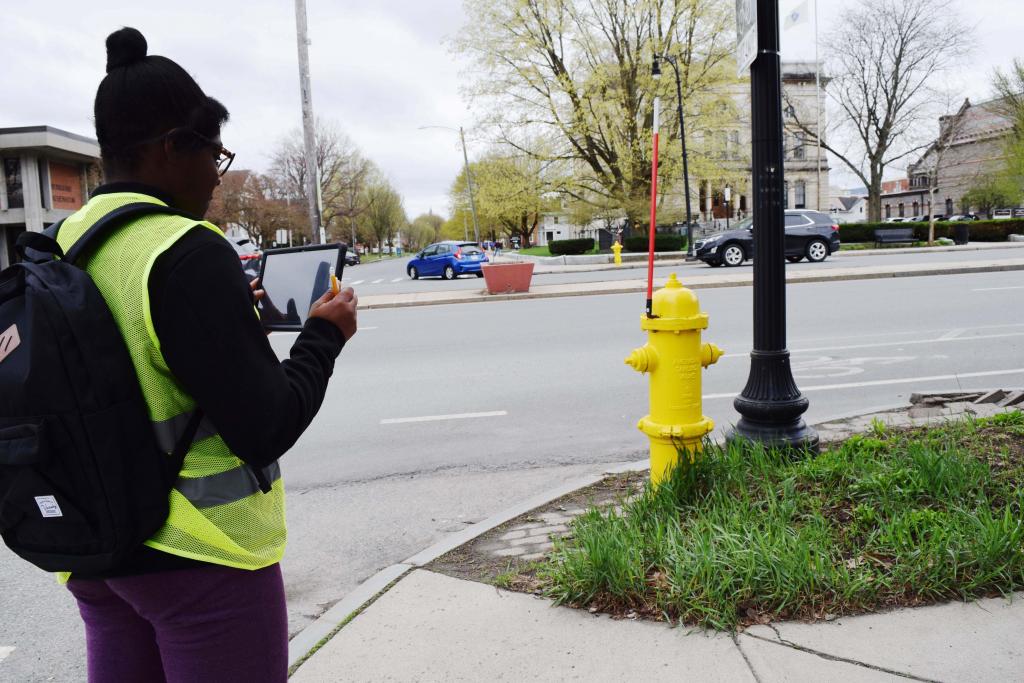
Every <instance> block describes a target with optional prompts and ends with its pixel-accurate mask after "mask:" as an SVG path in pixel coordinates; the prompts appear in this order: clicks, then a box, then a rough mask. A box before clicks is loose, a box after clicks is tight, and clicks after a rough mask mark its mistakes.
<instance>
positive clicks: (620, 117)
mask: <svg viewBox="0 0 1024 683" xmlns="http://www.w3.org/2000/svg"><path fill="white" fill-rule="evenodd" d="M465 6H466V14H467V29H466V30H464V31H462V32H460V34H459V38H457V39H456V40H455V41H454V46H455V48H456V50H457V51H459V52H460V53H462V54H464V55H467V56H469V57H470V58H472V59H473V61H474V62H475V64H474V66H475V68H474V71H473V73H474V74H475V75H476V80H475V81H474V83H473V85H472V86H471V88H470V91H471V93H472V94H473V95H476V96H479V97H481V98H482V99H483V100H484V101H486V102H489V103H490V104H491V109H490V112H489V117H488V120H487V121H488V123H489V124H490V125H491V126H492V127H493V129H494V130H495V133H496V136H497V138H498V140H499V141H500V142H501V143H503V144H504V145H507V146H509V147H511V148H513V149H515V150H518V151H519V152H521V153H523V154H525V155H526V156H528V157H530V158H533V159H536V160H540V161H544V162H561V163H563V164H566V165H567V166H568V167H569V171H570V173H569V174H568V175H569V176H570V177H571V179H572V182H571V183H566V185H565V187H564V190H565V191H566V193H568V194H569V195H570V196H574V197H575V198H576V199H579V200H582V201H587V202H591V201H593V202H605V201H607V200H611V202H612V203H614V204H615V205H616V206H617V207H621V208H622V209H623V210H624V211H625V212H626V214H627V215H628V216H629V217H630V219H632V220H633V222H634V223H637V224H641V223H642V221H641V218H642V217H643V216H644V215H645V213H646V207H647V203H648V196H649V193H650V174H651V172H650V169H651V120H652V117H653V95H654V94H655V92H658V93H660V94H661V95H662V97H663V100H664V101H665V105H666V106H665V111H664V112H663V115H662V122H661V139H662V149H661V152H662V153H663V154H665V165H664V166H663V169H662V170H663V172H664V173H663V175H664V176H665V177H667V178H678V177H679V173H678V171H677V170H676V164H677V163H678V161H677V153H676V152H675V150H676V149H678V147H679V144H678V135H679V128H678V119H677V117H676V116H673V115H672V107H673V104H672V103H673V102H674V101H675V82H674V78H673V77H668V78H662V79H660V81H655V80H653V79H652V76H651V62H652V59H651V58H652V56H653V55H654V54H666V53H668V54H672V55H673V56H675V57H676V58H677V60H678V62H679V66H680V72H681V73H680V75H681V80H682V90H683V100H684V103H685V105H686V108H687V110H688V112H687V113H688V114H690V113H692V112H694V111H699V110H706V111H707V112H711V113H712V116H710V117H705V118H704V119H703V121H701V120H699V119H700V117H698V119H696V120H691V121H689V122H688V130H687V133H688V134H689V135H693V134H695V133H698V132H699V130H700V129H701V128H702V126H706V127H708V128H709V129H710V128H714V127H715V126H717V125H718V124H720V123H721V118H720V117H719V115H718V112H719V109H716V108H714V107H706V106H704V103H705V102H706V101H710V100H719V99H721V88H720V86H721V85H723V84H728V83H732V82H734V81H735V76H734V70H732V69H731V67H730V66H729V65H730V62H731V59H732V51H733V48H734V42H735V31H734V17H733V10H732V7H733V5H732V2H731V1H730V0H636V1H633V2H630V1H626V0H466V3H465ZM665 68H666V69H668V67H665ZM691 171H693V172H698V169H697V168H691Z"/></svg>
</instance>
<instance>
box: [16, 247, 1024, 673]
mask: <svg viewBox="0 0 1024 683" xmlns="http://www.w3.org/2000/svg"><path fill="white" fill-rule="evenodd" d="M967 254H969V252H968V253H965V254H964V256H967ZM918 256H927V257H930V256H932V255H930V254H928V255H918ZM936 256H938V255H936ZM945 257H946V258H948V257H949V254H946V255H945ZM863 258H865V259H867V258H872V257H863ZM882 258H891V257H888V256H887V257H882ZM916 260H917V259H916V258H915V261H916ZM857 262H858V263H860V262H861V261H860V259H858V260H857ZM385 265H392V266H393V265H395V264H380V267H383V266H385ZM370 267H372V266H369V265H367V266H360V268H370ZM357 271H359V268H356V269H353V272H357ZM634 272H637V271H634ZM449 284H451V283H449ZM1022 294H1024V275H1022V274H1021V273H1019V272H1004V273H986V274H972V275H951V276H943V277H923V278H906V279H900V280H865V281H844V282H834V283H827V282H823V283H813V284H802V285H794V286H791V287H789V289H788V297H789V346H790V348H791V350H792V352H793V368H794V374H795V376H796V379H797V381H798V384H799V385H800V387H801V388H802V389H803V390H804V391H805V392H806V394H807V396H808V397H809V399H810V401H811V408H810V410H809V411H808V414H807V418H808V421H810V422H815V421H821V420H824V419H827V418H831V417H835V416H838V415H841V414H852V413H860V412H867V411H870V410H872V409H876V408H880V407H887V406H892V405H896V404H901V403H905V402H906V400H907V398H908V397H909V394H910V393H911V392H914V391H932V390H934V391H939V390H947V389H958V388H963V389H981V388H989V387H992V388H996V387H1021V386H1024V315H1022V312H1024V306H1022V304H1021V295H1022ZM751 296H752V290H751V288H750V287H736V288H723V289H709V290H702V291H701V292H700V297H701V304H702V307H703V308H704V309H705V310H706V311H707V312H708V313H709V315H710V318H711V326H710V329H709V330H708V331H707V333H706V335H705V339H706V340H708V341H713V342H715V343H717V344H718V345H719V346H721V347H722V348H723V349H725V351H726V354H727V355H726V356H725V357H723V358H722V359H721V360H720V361H719V363H718V364H717V365H714V366H712V367H711V368H709V369H708V370H707V371H706V372H705V373H704V387H703V392H704V395H705V404H704V410H705V413H706V414H707V415H709V416H710V417H712V418H713V419H714V420H715V421H716V422H717V423H718V425H719V426H720V427H721V426H726V425H729V424H730V423H732V422H734V421H735V420H736V419H738V415H737V414H736V413H735V412H734V411H733V409H732V403H731V401H732V397H733V396H734V395H735V394H736V393H737V392H738V391H740V390H741V389H742V387H743V385H744V383H745V380H746V376H747V371H748V358H747V354H748V353H749V350H750V340H751ZM642 310H643V300H642V297H641V296H640V295H611V296H594V297H573V298H564V299H537V300H524V301H510V302H483V303H479V304H462V305H457V306H434V307H415V308H399V309H381V310H370V311H364V312H362V313H360V324H361V329H360V332H359V334H358V335H357V336H356V337H355V338H354V340H353V341H352V342H351V344H350V345H349V346H348V348H346V349H345V350H344V352H343V353H342V356H341V357H340V359H339V362H338V366H337V369H336V374H335V377H334V379H333V380H332V382H331V385H330V388H329V390H328V394H327V397H326V400H325V403H324V406H323V408H322V410H321V413H320V415H319V416H318V418H317V420H316V421H315V422H314V424H313V426H312V427H311V428H310V429H309V430H308V431H307V432H306V434H305V435H304V436H303V437H302V438H301V439H300V441H299V443H298V444H296V446H295V447H294V448H293V449H292V451H291V452H290V453H288V454H287V455H286V456H285V458H284V460H283V463H282V466H283V470H284V473H285V478H286V482H287V488H288V493H289V498H288V506H289V520H290V533H291V541H290V546H289V551H288V554H287V555H286V559H285V563H284V568H285V579H286V582H287V588H288V593H289V616H290V628H291V630H292V632H293V633H294V632H296V631H297V630H299V629H301V628H302V627H303V626H305V625H306V624H308V623H309V621H310V620H311V619H313V618H315V617H316V616H317V615H318V614H320V613H322V612H323V611H324V610H325V609H327V608H328V607H329V606H330V605H332V604H333V603H334V602H335V601H337V600H338V599H340V598H341V597H343V596H344V595H345V594H346V593H347V592H348V591H350V590H351V589H352V588H354V587H355V586H356V585H358V584H359V583H360V582H361V581H363V580H365V579H366V578H367V577H368V576H370V575H372V574H373V573H374V572H376V571H377V570H379V569H380V568H382V567H385V566H388V565H390V564H393V563H396V562H400V561H402V560H404V559H405V558H407V557H409V556H410V555H412V554H414V553H415V552H417V551H419V550H421V549H423V548H424V547H426V546H428V545H430V544H432V543H434V542H436V541H438V540H440V539H441V538H443V537H444V535H445V534H447V533H450V532H453V531H456V530H459V529H461V528H464V526H465V525H466V524H469V523H472V522H475V521H478V520H480V519H483V518H484V517H487V516H489V515H490V514H493V513H495V512H497V511H500V510H501V509H503V508H505V507H508V506H509V505H511V504H513V503H515V502H517V501H519V500H521V499H523V498H525V497H527V496H529V495H532V494H535V493H538V492H540V491H543V490H545V489H548V488H550V487H553V486H556V485H558V484H560V483H562V482H565V481H569V480H571V479H574V478H576V477H578V476H580V475H582V474H587V473H591V472H595V471H600V470H601V469H602V468H603V467H604V466H606V464H607V463H612V462H623V461H632V460H638V459H641V458H643V457H645V454H646V443H645V440H644V438H643V437H642V436H641V435H640V433H639V432H638V431H637V430H636V428H635V423H636V420H637V419H638V418H639V417H641V416H642V415H644V414H645V412H646V410H647V380H646V378H644V377H643V376H641V375H639V374H637V373H635V372H633V371H632V370H631V369H630V368H629V367H627V366H626V365H625V364H624V363H623V359H624V358H625V356H626V355H627V354H628V353H629V351H630V350H631V349H632V348H633V347H635V346H638V345H641V344H643V342H644V337H643V335H642V333H641V332H640V329H639V320H640V315H641V313H642ZM291 339H292V335H289V334H274V335H272V337H271V342H272V344H273V346H274V348H275V350H277V351H278V353H279V354H281V355H284V354H286V353H287V349H288V347H289V345H290V343H291ZM0 596H2V598H0V600H2V606H3V610H2V613H3V614H4V615H5V618H4V619H3V620H0V681H7V680H11V681H35V680H60V681H65V680H83V679H84V638H83V635H82V627H81V625H80V623H79V621H78V618H77V615H76V611H75V608H74V604H73V601H72V600H71V598H70V596H69V595H68V594H67V593H66V591H64V590H62V589H61V588H59V587H58V586H56V585H55V583H54V581H53V580H52V578H51V577H49V576H47V575H45V574H43V573H42V572H39V571H37V570H34V569H33V568H31V567H30V566H29V565H27V564H25V563H23V562H21V561H20V560H18V559H17V558H15V557H14V556H13V555H12V554H11V553H9V552H8V551H6V550H0ZM9 648H14V649H13V650H10V649H9Z"/></svg>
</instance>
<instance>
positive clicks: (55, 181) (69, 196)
mask: <svg viewBox="0 0 1024 683" xmlns="http://www.w3.org/2000/svg"><path fill="white" fill-rule="evenodd" d="M50 197H51V199H52V200H53V208H55V209H65V210H68V211H76V210H78V209H80V208H82V173H81V171H80V170H79V169H78V167H77V166H72V165H70V164H61V163H57V162H56V161H51V162H50Z"/></svg>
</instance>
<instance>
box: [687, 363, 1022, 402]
mask: <svg viewBox="0 0 1024 683" xmlns="http://www.w3.org/2000/svg"><path fill="white" fill-rule="evenodd" d="M999 375H1024V368H1013V369H1012V370H987V371H985V372H962V373H960V374H956V375H932V376H930V377H904V378H901V379H877V380H874V381H870V382H850V383H849V384H822V385H819V386H814V387H800V391H802V392H808V391H833V390H835V389H858V388H860V387H881V386H885V385H888V384H913V383H914V382H938V381H942V380H950V379H969V378H971V377H997V376H999ZM736 396H737V394H736V393H729V394H705V395H704V397H703V398H704V400H705V401H708V400H711V399H716V398H735V397H736Z"/></svg>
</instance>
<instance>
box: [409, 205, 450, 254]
mask: <svg viewBox="0 0 1024 683" xmlns="http://www.w3.org/2000/svg"><path fill="white" fill-rule="evenodd" d="M444 222H445V221H444V219H443V218H441V217H440V216H438V215H435V214H434V213H433V212H428V213H424V214H420V215H419V216H417V217H416V218H414V219H413V221H412V223H411V224H410V225H409V248H410V249H420V248H422V247H425V246H427V245H428V244H430V243H431V242H438V241H440V240H441V228H442V227H444Z"/></svg>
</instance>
